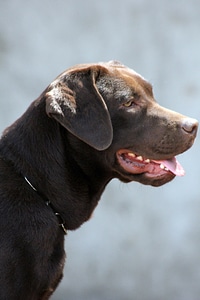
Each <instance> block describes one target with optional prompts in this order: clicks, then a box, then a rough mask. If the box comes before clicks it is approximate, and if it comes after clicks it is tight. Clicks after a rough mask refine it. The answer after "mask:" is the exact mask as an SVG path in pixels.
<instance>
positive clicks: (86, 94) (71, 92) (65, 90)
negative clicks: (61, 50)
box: [46, 66, 113, 150]
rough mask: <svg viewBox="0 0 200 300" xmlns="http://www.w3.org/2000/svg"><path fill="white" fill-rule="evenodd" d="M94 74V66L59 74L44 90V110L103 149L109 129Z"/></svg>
mask: <svg viewBox="0 0 200 300" xmlns="http://www.w3.org/2000/svg"><path fill="white" fill-rule="evenodd" d="M96 76H97V68H95V67H94V66H93V67H87V68H80V69H74V70H73V71H71V72H70V71H69V72H68V73H66V74H65V75H64V74H62V75H60V76H59V77H58V78H57V79H56V80H55V81H54V82H53V83H52V84H51V85H50V87H49V91H48V92H47V93H46V112H47V114H48V115H49V116H50V117H53V118H54V119H56V120H57V121H58V122H59V123H60V124H61V125H62V126H64V127H65V128H66V129H67V130H69V131H70V132H71V133H72V134H73V135H75V136H76V137H78V138H79V139H81V140H82V141H84V142H85V143H87V144H88V145H90V146H92V147H93V148H95V149H97V150H105V149H106V148H108V147H109V146H110V144H111V142H112V138H113V130H112V124H111V119H110V114H109V112H108V109H107V106H106V104H105V102H104V99H103V98H102V96H101V95H100V93H99V92H98V90H97V87H96V85H95V78H96Z"/></svg>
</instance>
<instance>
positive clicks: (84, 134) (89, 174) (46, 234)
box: [0, 62, 197, 300]
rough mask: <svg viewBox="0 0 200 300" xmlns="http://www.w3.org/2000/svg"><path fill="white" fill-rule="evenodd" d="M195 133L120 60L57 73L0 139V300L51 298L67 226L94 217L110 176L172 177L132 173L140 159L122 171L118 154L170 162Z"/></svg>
mask: <svg viewBox="0 0 200 300" xmlns="http://www.w3.org/2000/svg"><path fill="white" fill-rule="evenodd" d="M196 132H197V122H196V120H194V119H190V118H187V117H185V116H183V115H180V114H178V113H176V112H173V111H170V110H167V109H165V108H163V107H161V106H159V105H158V104H157V103H156V101H155V100H154V97H153V93H152V87H151V85H150V84H149V83H148V82H147V81H145V80H144V79H143V78H142V77H141V76H140V75H139V74H137V73H135V72H134V71H132V70H131V69H129V68H127V67H125V66H123V65H121V64H120V63H117V62H109V63H100V64H87V65H78V66H75V67H73V68H71V69H68V70H67V71H65V72H64V73H62V74H61V75H60V76H58V77H57V78H56V79H55V80H54V81H53V82H52V83H51V84H50V85H49V86H48V87H47V89H46V90H45V91H44V92H43V93H42V94H41V96H40V97H39V98H38V99H37V100H35V101H34V102H33V103H32V104H31V105H30V107H29V108H28V109H27V111H26V112H25V113H24V114H23V115H22V116H21V117H20V118H19V119H18V120H17V121H16V122H15V123H13V124H12V125H11V126H10V127H8V128H7V129H6V130H5V131H4V132H3V135H2V138H1V140H0V215H1V217H0V274H1V275H0V299H1V300H8V299H9V300H16V299H17V300H27V299H29V300H39V299H40V300H45V299H49V297H50V295H51V294H52V293H53V291H54V290H55V288H56V286H57V285H58V283H59V281H60V280H61V278H62V273H63V267H64V261H65V252H64V230H63V228H64V229H66V230H72V229H76V228H78V227H79V226H80V225H81V224H82V223H83V222H85V221H87V220H88V219H89V218H90V216H91V214H92V212H93V210H94V208H95V207H96V205H97V203H98V201H99V199H100V197H101V194H102V192H103V191H104V189H105V187H106V185H107V184H108V182H109V181H110V180H111V179H112V178H118V179H120V180H121V181H123V182H130V181H138V182H141V183H143V184H149V185H153V186H160V185H162V184H165V183H167V182H168V181H170V180H172V179H173V178H174V176H175V175H174V174H172V173H171V172H170V171H167V170H160V171H159V172H158V171H156V174H154V173H155V170H154V171H152V172H153V173H152V174H150V173H149V172H142V171H139V172H138V173H137V172H136V171H135V169H134V166H136V169H137V168H138V167H139V162H138V165H137V164H136V165H135V163H134V164H133V165H132V163H130V164H129V167H130V166H131V168H132V169H133V171H130V172H128V171H127V170H126V168H123V166H122V165H121V164H120V161H119V155H120V154H119V153H121V152H123V151H122V149H126V150H125V153H126V154H127V153H128V152H130V153H134V154H136V155H140V156H142V157H145V158H148V159H150V160H163V159H171V158H172V157H174V156H175V155H177V154H179V153H182V152H184V151H185V150H187V149H188V148H189V147H191V145H192V144H193V141H194V138H195V136H196ZM119 151H121V152H119ZM121 157H124V156H123V155H121ZM125 164H127V165H128V163H127V162H126V161H125ZM152 166H153V168H154V167H155V165H152ZM47 202H48V203H47ZM47 204H48V205H47ZM56 213H57V214H56ZM58 214H59V215H58ZM61 223H62V224H63V226H60V224H61Z"/></svg>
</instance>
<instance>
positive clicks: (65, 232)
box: [24, 177, 67, 234]
mask: <svg viewBox="0 0 200 300" xmlns="http://www.w3.org/2000/svg"><path fill="white" fill-rule="evenodd" d="M24 179H25V180H26V182H27V183H28V185H29V186H30V187H31V188H32V189H33V190H34V191H35V192H37V193H38V191H37V189H36V188H35V187H34V186H33V185H32V183H31V182H30V181H29V180H28V178H27V177H24ZM38 194H39V193H38ZM40 196H41V197H42V198H44V196H42V195H40ZM44 202H45V204H46V205H47V206H49V207H50V208H51V209H52V211H53V213H54V215H55V216H56V217H57V219H58V225H59V226H60V227H61V228H62V230H63V232H64V234H67V229H66V228H65V221H64V220H63V218H62V216H61V214H60V213H59V212H56V210H55V208H54V206H53V205H52V203H51V202H50V201H49V200H48V199H45V198H44Z"/></svg>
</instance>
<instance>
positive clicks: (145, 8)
mask: <svg viewBox="0 0 200 300" xmlns="http://www.w3.org/2000/svg"><path fill="white" fill-rule="evenodd" d="M111 59H116V60H120V61H121V62H123V63H124V64H126V65H128V66H129V67H131V68H133V69H135V70H136V71H137V72H139V73H141V74H142V75H143V76H144V77H146V78H147V79H148V80H149V81H151V82H152V84H153V86H154V93H155V96H156V99H157V100H158V101H159V103H160V104H162V105H164V106H167V107H169V108H171V109H173V110H177V111H179V112H181V113H183V114H186V115H189V116H191V117H194V118H197V119H200V105H199V101H200V100H199V99H200V83H199V79H200V1H198V0H196V1H195V0H190V1H184V0H183V1H181V0H176V1H172V0H163V1H162V0H137V1H136V0H123V1H120V0H113V1H106V0H101V1H93V0H84V1H82V0H73V1H72V0H69V1H61V0H56V1H51V0H49V1H47V0H44V1H41V0H34V1H28V0H15V1H11V0H6V1H3V0H1V1H0V78H1V81H0V82H1V84H0V95H1V97H0V130H1V131H2V130H3V129H4V127H6V126H7V125H9V124H10V123H11V122H13V121H14V120H15V119H16V118H17V117H19V116H20V115H21V114H22V112H23V111H24V110H25V109H26V108H27V106H28V105H29V103H30V102H31V101H32V100H34V99H35V98H36V97H38V96H39V94H40V93H41V92H42V91H43V90H44V88H45V87H46V86H47V85H48V84H49V83H50V82H51V81H52V80H53V79H54V78H55V77H56V76H57V75H58V74H59V73H60V72H62V71H63V70H64V69H66V68H68V67H70V66H71V65H74V64H77V63H84V62H98V61H107V60H111ZM199 146H200V139H199V137H198V138H197V140H196V143H195V145H194V147H193V148H192V149H190V150H189V151H188V152H186V153H185V154H183V155H181V156H180V157H179V161H180V162H181V163H182V165H183V166H184V168H185V170H186V175H185V177H183V178H176V179H175V180H174V181H173V182H171V183H169V184H168V185H165V186H163V187H160V188H152V187H147V186H142V185H139V184H138V183H130V184H127V185H125V184H122V183H120V182H119V181H117V180H113V181H112V182H111V183H110V184H109V186H108V187H107V189H106V191H105V193H104V194H103V196H102V199H101V201H100V204H99V206H98V207H97V209H96V210H95V213H94V217H93V218H92V220H90V221H89V222H88V223H86V224H84V225H83V226H82V227H81V228H80V229H79V230H77V231H75V232H70V233H69V234H68V236H67V238H66V250H67V256H68V258H67V263H66V268H65V277H64V279H63V281H62V283H61V285H60V286H59V288H58V289H57V291H56V293H55V294H54V296H53V297H52V299H53V300H64V299H71V300H77V299H79V300H83V299H86V300H99V299H103V300H118V299H121V300H122V299H123V300H133V299H134V300H157V299H159V300H160V299H162V300H198V299H200V222H199V214H200V188H199V185H200V180H199V167H200V162H199V155H198V153H199V150H198V149H199ZM197 151H198V152H197Z"/></svg>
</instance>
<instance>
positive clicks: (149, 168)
mask: <svg viewBox="0 0 200 300" xmlns="http://www.w3.org/2000/svg"><path fill="white" fill-rule="evenodd" d="M117 159H118V162H119V164H120V165H121V167H122V168H123V169H125V171H127V172H129V173H131V174H141V173H149V174H152V175H153V174H154V175H162V174H166V173H169V172H171V173H172V174H174V175H176V176H184V174H185V171H184V169H183V167H182V166H181V164H180V163H179V162H178V161H177V159H176V158H175V157H172V158H171V159H166V160H154V159H149V158H144V157H143V156H141V155H137V154H135V153H133V152H132V151H130V150H128V149H121V150H119V151H117Z"/></svg>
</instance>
